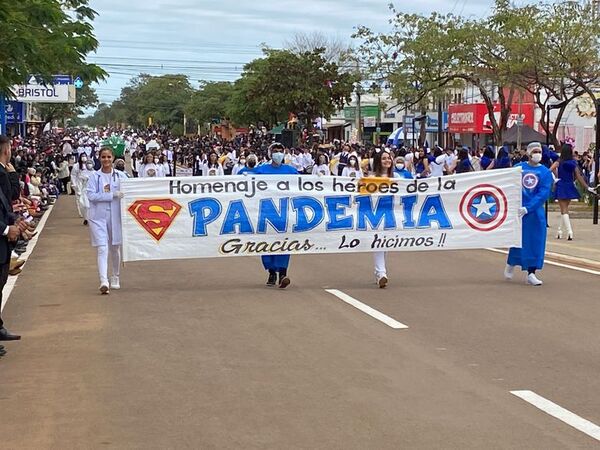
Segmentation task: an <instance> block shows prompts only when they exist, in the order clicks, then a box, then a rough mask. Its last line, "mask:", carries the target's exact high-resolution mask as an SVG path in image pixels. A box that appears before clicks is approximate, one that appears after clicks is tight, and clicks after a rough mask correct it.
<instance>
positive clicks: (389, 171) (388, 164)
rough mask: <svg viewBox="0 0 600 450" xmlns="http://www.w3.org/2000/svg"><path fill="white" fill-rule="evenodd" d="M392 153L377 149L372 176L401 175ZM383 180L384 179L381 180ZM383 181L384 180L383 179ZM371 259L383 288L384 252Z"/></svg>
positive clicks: (384, 277) (375, 254)
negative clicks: (396, 169)
mask: <svg viewBox="0 0 600 450" xmlns="http://www.w3.org/2000/svg"><path fill="white" fill-rule="evenodd" d="M393 164H394V162H393V160H392V155H391V154H390V152H389V150H387V149H385V148H384V149H381V150H380V149H377V151H376V152H375V155H374V157H373V172H372V173H371V176H372V177H377V178H385V179H389V178H401V175H400V174H398V173H396V172H394V169H393ZM382 181H384V180H382ZM384 182H385V181H384ZM373 259H374V261H375V282H376V283H377V285H378V286H379V288H380V289H383V288H385V287H386V286H387V284H388V277H387V270H386V267H385V252H374V253H373Z"/></svg>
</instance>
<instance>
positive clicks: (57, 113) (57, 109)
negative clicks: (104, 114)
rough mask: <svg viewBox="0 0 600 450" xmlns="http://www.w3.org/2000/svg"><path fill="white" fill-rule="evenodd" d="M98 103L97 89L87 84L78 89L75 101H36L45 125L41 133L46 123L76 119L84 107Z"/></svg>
mask: <svg viewBox="0 0 600 450" xmlns="http://www.w3.org/2000/svg"><path fill="white" fill-rule="evenodd" d="M97 104H98V96H97V95H96V91H95V90H94V89H93V88H92V87H90V86H89V85H87V84H85V85H84V86H83V87H82V88H81V89H77V93H76V101H75V103H36V104H35V108H36V110H37V111H38V113H39V114H40V116H41V117H42V120H43V122H44V126H42V127H39V133H40V134H41V133H42V132H43V130H44V127H45V125H46V124H48V123H51V122H52V121H54V120H66V119H74V118H76V117H77V116H79V115H81V114H83V110H84V109H86V108H90V107H93V106H96V105H97Z"/></svg>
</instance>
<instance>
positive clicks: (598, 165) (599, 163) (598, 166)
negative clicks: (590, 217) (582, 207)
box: [593, 98, 600, 225]
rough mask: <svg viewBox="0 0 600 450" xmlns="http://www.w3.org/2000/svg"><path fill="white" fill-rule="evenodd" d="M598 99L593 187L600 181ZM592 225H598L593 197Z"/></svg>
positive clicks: (596, 206) (595, 200) (598, 99)
mask: <svg viewBox="0 0 600 450" xmlns="http://www.w3.org/2000/svg"><path fill="white" fill-rule="evenodd" d="M599 172H600V98H597V99H596V151H595V152H594V177H595V180H593V181H594V183H593V184H594V187H596V188H597V187H598V184H599V183H598V181H599V180H600V176H599V175H600V174H599ZM593 199H594V225H598V197H596V196H594V197H593Z"/></svg>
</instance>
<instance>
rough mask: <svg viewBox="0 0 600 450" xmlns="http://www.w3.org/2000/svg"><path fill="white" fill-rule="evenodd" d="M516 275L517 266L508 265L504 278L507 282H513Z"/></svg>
mask: <svg viewBox="0 0 600 450" xmlns="http://www.w3.org/2000/svg"><path fill="white" fill-rule="evenodd" d="M514 275H515V266H511V265H510V264H507V265H506V267H505V268H504V278H506V279H507V280H512V279H513V276H514Z"/></svg>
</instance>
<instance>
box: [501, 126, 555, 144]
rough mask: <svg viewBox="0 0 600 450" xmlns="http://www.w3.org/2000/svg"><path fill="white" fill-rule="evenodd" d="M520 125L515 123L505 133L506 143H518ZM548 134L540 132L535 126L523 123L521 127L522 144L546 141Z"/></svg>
mask: <svg viewBox="0 0 600 450" xmlns="http://www.w3.org/2000/svg"><path fill="white" fill-rule="evenodd" d="M518 129H519V127H518V126H517V125H514V126H513V127H512V128H509V129H508V130H506V132H505V133H504V136H503V138H504V144H512V145H516V144H517V133H518ZM545 141H546V135H545V134H542V133H538V132H537V131H535V130H534V129H533V128H531V127H529V126H527V125H523V126H522V127H521V144H531V143H532V142H545Z"/></svg>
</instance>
